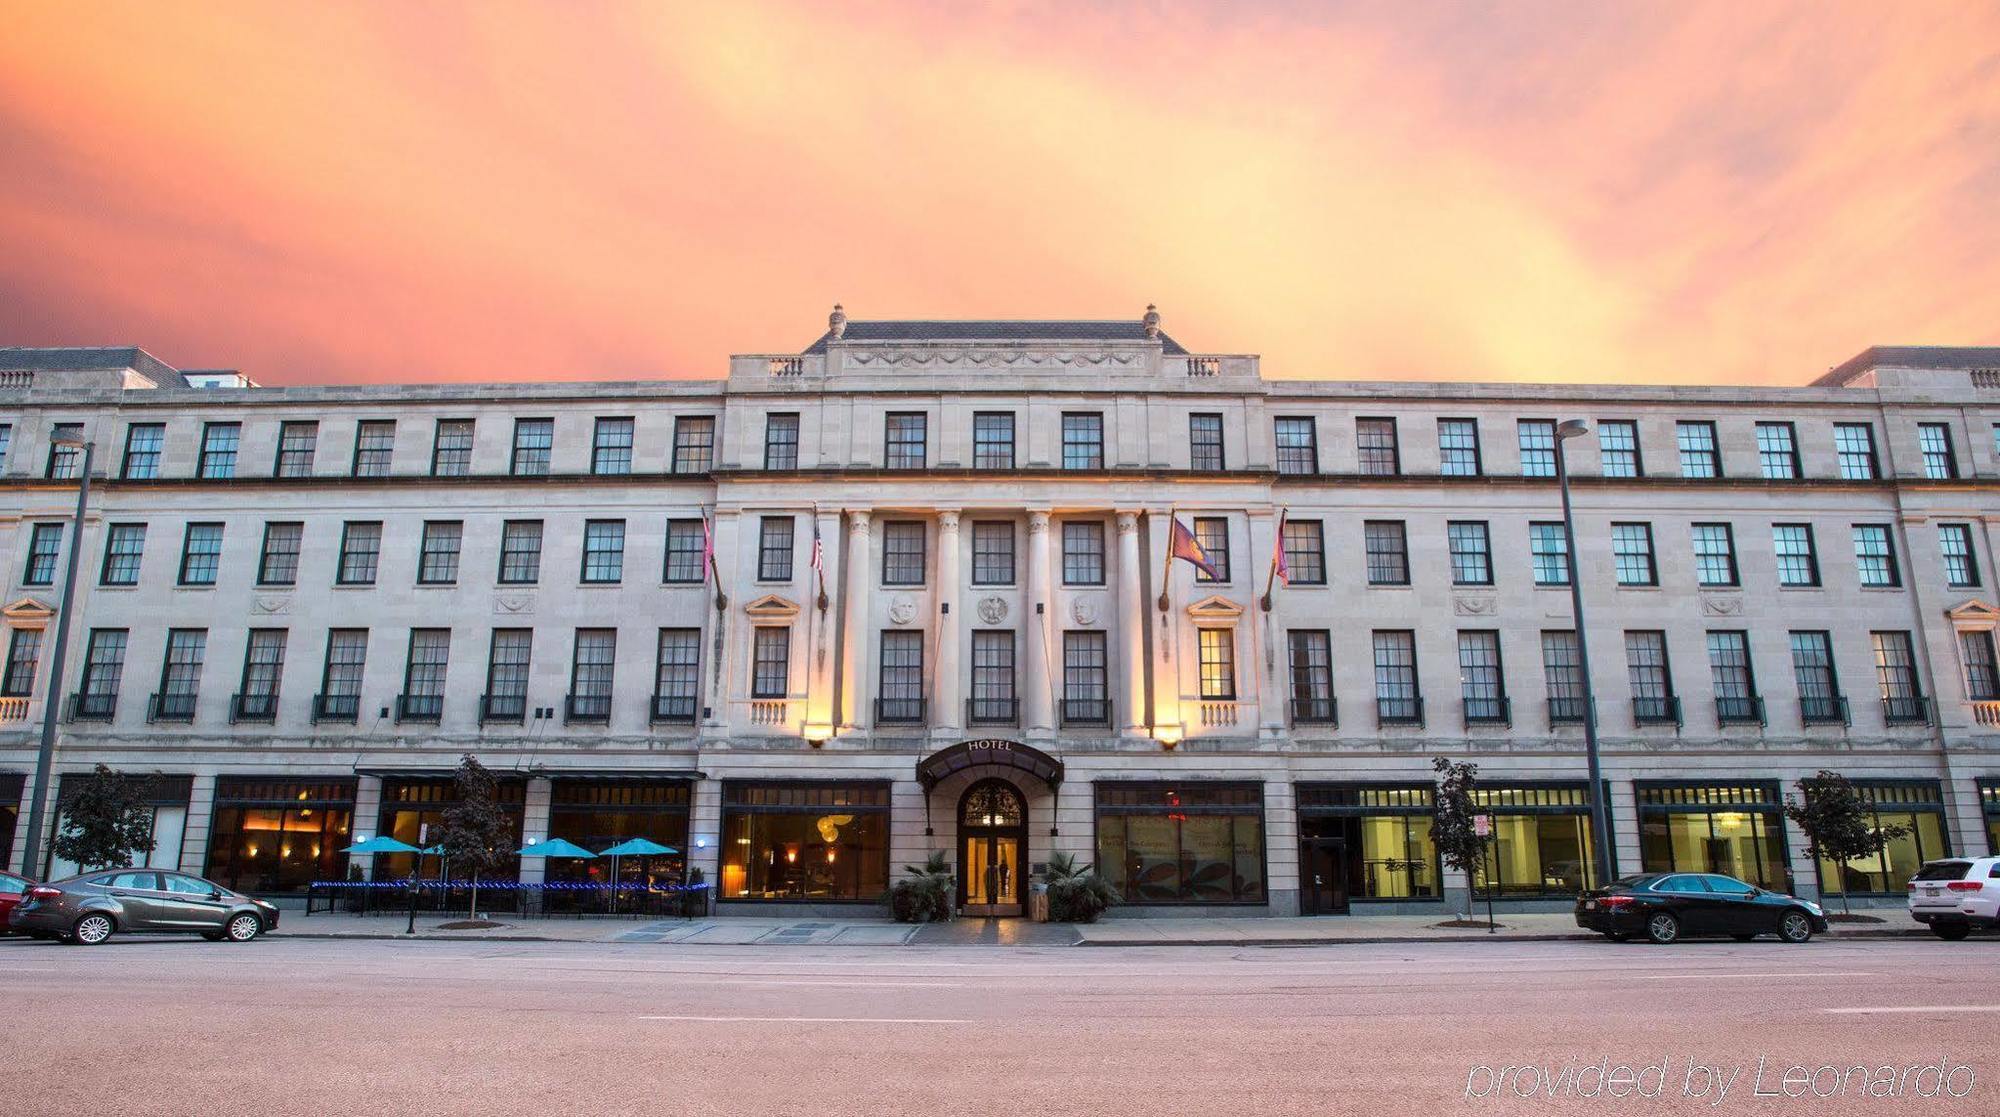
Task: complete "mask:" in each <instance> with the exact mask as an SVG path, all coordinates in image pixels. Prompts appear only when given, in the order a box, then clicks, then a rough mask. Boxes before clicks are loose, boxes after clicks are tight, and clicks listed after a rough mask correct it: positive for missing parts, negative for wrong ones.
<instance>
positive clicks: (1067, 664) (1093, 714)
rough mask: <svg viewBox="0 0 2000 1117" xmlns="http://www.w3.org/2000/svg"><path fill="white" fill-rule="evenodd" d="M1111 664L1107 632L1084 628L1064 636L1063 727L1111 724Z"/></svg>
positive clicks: (1066, 633)
mask: <svg viewBox="0 0 2000 1117" xmlns="http://www.w3.org/2000/svg"><path fill="white" fill-rule="evenodd" d="M1108 662H1109V659H1108V657H1107V655H1106V651H1105V642H1104V633H1102V632H1099V631H1095V630H1080V629H1079V630H1071V631H1068V632H1065V633H1063V695H1062V697H1063V706H1062V720H1063V724H1065V725H1104V724H1108V723H1109V722H1110V720H1111V699H1110V694H1111V691H1110V685H1111V684H1110V679H1109V676H1108V673H1107V670H1106V664H1107V663H1108Z"/></svg>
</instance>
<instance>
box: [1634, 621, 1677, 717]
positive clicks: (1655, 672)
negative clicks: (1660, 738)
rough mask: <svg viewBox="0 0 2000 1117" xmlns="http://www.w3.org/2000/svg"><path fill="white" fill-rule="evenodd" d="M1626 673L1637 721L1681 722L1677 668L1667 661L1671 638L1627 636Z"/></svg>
mask: <svg viewBox="0 0 2000 1117" xmlns="http://www.w3.org/2000/svg"><path fill="white" fill-rule="evenodd" d="M1625 670H1626V676H1627V678H1628V680H1629V681H1630V682H1631V685H1632V717H1633V720H1635V721H1637V722H1640V723H1641V724H1645V723H1648V722H1675V723H1678V722H1679V721H1680V720H1681V710H1680V702H1679V701H1678V700H1677V699H1676V698H1675V697H1674V674H1673V667H1672V665H1671V664H1670V663H1669V662H1668V660H1667V634H1666V633H1664V632H1627V633H1626V634H1625Z"/></svg>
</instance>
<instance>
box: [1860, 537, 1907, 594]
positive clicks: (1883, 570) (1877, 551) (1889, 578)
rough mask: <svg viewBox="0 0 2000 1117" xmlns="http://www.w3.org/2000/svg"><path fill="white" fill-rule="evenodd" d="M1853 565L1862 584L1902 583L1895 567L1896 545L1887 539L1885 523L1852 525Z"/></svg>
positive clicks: (1888, 584) (1890, 584)
mask: <svg viewBox="0 0 2000 1117" xmlns="http://www.w3.org/2000/svg"><path fill="white" fill-rule="evenodd" d="M1854 567H1855V571H1856V572H1857V573H1858V574H1859V575H1860V576H1861V584H1862V585H1864V586H1898V585H1901V584H1902V575H1901V574H1900V573H1899V572H1898V571H1897V569H1896V545H1895V543H1893V542H1891V541H1890V539H1889V526H1888V525H1887V524H1855V525H1854Z"/></svg>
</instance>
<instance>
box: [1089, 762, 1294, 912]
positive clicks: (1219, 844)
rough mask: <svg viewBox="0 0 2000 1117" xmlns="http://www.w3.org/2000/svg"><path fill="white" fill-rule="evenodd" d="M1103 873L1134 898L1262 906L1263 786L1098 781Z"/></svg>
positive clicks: (1121, 893) (1145, 901)
mask: <svg viewBox="0 0 2000 1117" xmlns="http://www.w3.org/2000/svg"><path fill="white" fill-rule="evenodd" d="M1096 797H1097V871H1098V872H1099V873H1100V874H1102V876H1103V878H1104V880H1105V881H1106V882H1107V883H1109V884H1110V885H1111V887H1112V888H1113V889H1115V890H1116V891H1117V892H1118V894H1119V896H1120V897H1121V898H1122V899H1123V900H1124V902H1126V903H1128V904H1262V903H1263V902H1264V896H1265V892H1264V806H1263V797H1264V791H1263V788H1262V787H1261V786H1260V785H1258V784H1254V783H1249V784H1238V783H1221V782H1214V783H1210V782H1201V781H1197V782H1194V783H1172V784H1167V783H1120V782H1114V781H1110V780H1100V781H1098V782H1097V784H1096Z"/></svg>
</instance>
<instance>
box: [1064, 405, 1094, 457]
mask: <svg viewBox="0 0 2000 1117" xmlns="http://www.w3.org/2000/svg"><path fill="white" fill-rule="evenodd" d="M1062 467H1063V468H1064V469H1103V468H1104V416H1103V415H1101V414H1098V413H1097V412H1095V411H1091V412H1081V411H1065V412H1063V417H1062Z"/></svg>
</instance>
